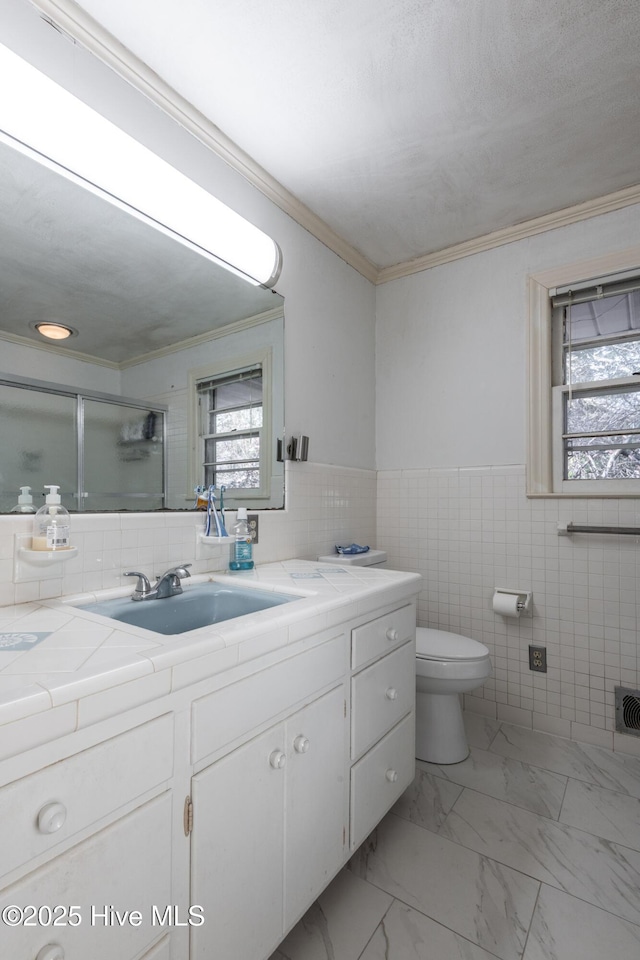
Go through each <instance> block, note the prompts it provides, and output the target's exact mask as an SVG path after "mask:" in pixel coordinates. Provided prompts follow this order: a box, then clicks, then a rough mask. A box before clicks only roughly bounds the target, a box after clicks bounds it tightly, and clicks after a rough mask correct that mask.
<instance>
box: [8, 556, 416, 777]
mask: <svg viewBox="0 0 640 960" xmlns="http://www.w3.org/2000/svg"><path fill="white" fill-rule="evenodd" d="M230 579H232V580H233V582H234V583H236V584H237V583H239V582H240V583H242V584H243V585H247V586H250V585H253V586H256V587H260V588H262V589H267V590H275V591H280V592H283V593H290V594H291V593H294V594H297V595H299V596H300V600H299V601H294V602H292V603H287V604H282V605H280V606H276V607H272V608H270V609H267V610H262V611H260V612H259V613H252V614H247V615H245V616H243V617H240V618H237V619H235V620H227V621H224V622H222V623H218V624H214V625H213V626H209V627H201V628H200V629H198V630H192V631H190V632H189V633H185V634H181V635H178V636H164V635H161V634H158V633H154V632H152V631H149V630H145V629H142V628H140V627H135V626H131V625H129V624H125V623H117V622H116V621H113V620H109V619H106V618H104V617H102V616H98V615H97V614H93V613H89V612H87V611H84V610H80V609H78V608H77V607H75V606H73V604H78V603H92V602H94V601H96V600H102V599H109V598H111V597H117V596H126V595H127V594H130V593H131V588H130V587H127V588H126V589H125V588H122V589H117V590H105V591H101V592H99V593H95V594H83V595H78V596H72V597H63V598H61V599H59V600H43V601H40V602H33V603H23V604H16V605H15V606H8V607H0V759H3V758H5V757H8V756H11V755H15V753H16V752H17V751H18V750H25V749H27V748H28V747H29V746H37V745H39V744H40V743H44V742H46V741H48V740H51V739H53V738H54V737H58V736H62V735H64V734H65V733H70V732H73V731H75V730H78V729H80V728H81V727H83V726H88V725H90V724H91V723H95V722H98V721H99V720H100V719H104V718H105V717H106V716H109V715H114V713H116V712H117V710H118V709H119V710H120V711H123V710H126V709H128V708H130V707H133V706H136V705H138V704H139V703H143V702H147V701H149V700H151V699H155V698H156V697H158V696H162V695H164V694H168V693H171V692H173V691H175V690H178V689H180V688H182V687H185V686H187V685H188V684H190V683H195V682H197V681H199V680H202V679H204V678H206V677H210V676H213V675H215V674H221V673H222V672H223V671H225V670H228V669H229V668H231V667H235V666H238V665H239V664H242V663H247V664H249V662H250V661H251V660H254V659H255V658H257V657H260V658H261V659H260V667H262V666H263V665H264V663H265V657H266V659H267V660H268V655H269V654H274V659H279V656H280V655H281V654H280V655H278V654H277V651H282V649H283V647H286V646H287V645H288V644H291V643H294V642H295V641H297V640H302V639H303V638H304V637H307V636H310V635H312V634H314V633H319V632H321V631H323V630H326V629H329V628H330V627H332V626H335V625H336V624H338V623H340V622H341V621H342V620H343V619H344V610H343V608H344V606H345V605H346V604H348V603H351V602H354V601H355V603H356V608H355V611H354V612H353V613H350V614H349V615H350V616H353V615H355V616H360V615H364V614H367V613H369V612H372V611H374V610H377V609H379V608H380V607H382V606H385V605H389V604H395V603H402V602H406V601H409V600H411V599H412V598H413V597H415V595H416V594H417V593H418V591H419V589H420V584H421V578H420V576H419V575H418V574H414V573H402V572H400V571H397V570H371V569H368V568H366V567H341V566H337V565H328V564H324V565H323V564H321V563H318V562H317V561H315V562H312V561H305V560H288V561H284V562H280V563H269V564H264V565H261V566H259V567H257V568H256V569H255V570H252V571H249V572H246V573H245V572H243V573H236V574H232V575H228V574H224V573H212V574H208V575H201V576H197V577H193V578H192V581H190V582H193V583H199V582H204V581H207V580H217V581H225V580H226V581H229V580H230ZM147 602H149V603H153V602H158V603H162V601H161V600H160V601H147ZM247 672H250V667H248V669H247ZM114 688H118V689H117V690H115V689H114ZM114 694H115V696H114ZM116 704H117V709H116ZM43 720H46V724H43V722H42V721H43ZM6 724H11V725H12V726H11V736H9V735H8V734H9V732H10V731H9V728H7V727H5V728H4V732H5V734H6V735H5V736H3V725H6ZM45 727H46V730H45ZM15 734H17V737H16V736H15Z"/></svg>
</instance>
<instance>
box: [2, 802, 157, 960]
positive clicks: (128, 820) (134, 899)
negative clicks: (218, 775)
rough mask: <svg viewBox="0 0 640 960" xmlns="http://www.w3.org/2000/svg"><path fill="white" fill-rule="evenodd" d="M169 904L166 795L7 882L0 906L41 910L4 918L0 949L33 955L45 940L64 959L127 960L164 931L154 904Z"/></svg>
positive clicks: (15, 956) (22, 957)
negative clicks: (17, 919)
mask: <svg viewBox="0 0 640 960" xmlns="http://www.w3.org/2000/svg"><path fill="white" fill-rule="evenodd" d="M172 903H173V898H172V891H171V795H170V794H169V793H164V794H162V795H161V796H159V797H156V799H155V800H151V801H149V803H146V804H144V805H143V806H141V807H139V808H138V809H137V810H134V811H133V813H130V814H128V816H126V817H123V818H122V819H121V820H118V821H117V822H116V823H113V824H112V825H111V826H109V827H107V828H106V829H104V830H101V831H100V832H99V833H97V834H95V835H94V836H93V837H90V838H89V839H88V840H85V841H83V842H82V843H79V844H78V845H77V846H75V847H72V848H71V849H70V850H67V852H66V853H64V854H62V855H61V856H59V857H57V858H56V859H54V860H51V861H50V862H49V863H48V864H46V866H44V867H41V868H40V869H39V870H36V871H34V872H33V873H31V874H29V875H28V876H27V877H25V878H24V879H23V880H20V881H18V882H17V883H14V884H13V885H12V886H10V887H6V888H5V889H4V890H3V891H2V893H1V894H0V908H2V907H6V906H8V905H12V904H15V905H16V906H18V907H20V908H22V909H24V908H33V907H43V910H42V911H41V912H39V913H38V915H37V916H34V915H33V912H32V910H31V909H28V910H27V911H26V913H25V914H24V915H23V916H24V917H25V923H24V924H22V925H20V926H17V927H10V926H8V925H6V924H3V926H2V929H1V930H0V944H1V948H0V955H1V956H2V958H3V960H4V958H7V960H8V958H11V960H34V957H36V956H39V955H40V951H41V950H42V951H44V948H45V947H47V946H49V947H50V951H49V952H50V954H51V955H52V956H60V957H64V958H65V960H88V958H91V960H113V958H114V957H118V960H130V958H134V957H139V956H140V955H141V954H142V953H144V951H145V949H146V948H147V947H149V946H150V945H151V944H152V943H153V942H154V940H159V939H160V937H161V936H162V934H163V933H165V934H166V932H167V931H166V929H165V930H163V929H162V927H161V926H159V924H158V923H157V922H156V921H155V918H154V911H153V908H154V907H156V908H160V910H162V909H163V908H164V906H165V905H167V904H172ZM71 907H73V908H74V909H73V910H69V909H68V908H71ZM47 908H51V913H50V912H49V910H48V909H47ZM56 908H58V909H56ZM133 911H137V913H136V914H134V913H133ZM14 913H15V911H14ZM47 955H49V954H47ZM152 956H153V954H152ZM160 956H162V954H160Z"/></svg>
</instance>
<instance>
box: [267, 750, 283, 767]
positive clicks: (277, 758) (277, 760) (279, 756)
mask: <svg viewBox="0 0 640 960" xmlns="http://www.w3.org/2000/svg"><path fill="white" fill-rule="evenodd" d="M286 762H287V758H286V756H285V754H284V753H283V752H282V750H274V751H273V753H272V754H271V755H270V756H269V763H270V764H271V766H272V767H273V769H274V770H282V768H283V767H284V765H285V763H286Z"/></svg>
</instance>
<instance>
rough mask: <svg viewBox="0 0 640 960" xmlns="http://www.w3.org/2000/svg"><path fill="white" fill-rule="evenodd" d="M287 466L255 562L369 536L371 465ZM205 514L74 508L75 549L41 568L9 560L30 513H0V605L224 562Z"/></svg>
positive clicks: (305, 554) (313, 552)
mask: <svg viewBox="0 0 640 960" xmlns="http://www.w3.org/2000/svg"><path fill="white" fill-rule="evenodd" d="M286 468H287V478H286V490H287V493H286V498H287V503H286V509H285V510H267V511H264V512H262V513H261V515H260V543H259V544H258V546H256V547H255V548H254V559H255V560H256V562H258V563H268V562H270V561H272V560H286V559H290V558H292V557H299V558H301V559H310V560H311V559H315V557H316V556H320V555H322V554H326V553H329V552H333V550H334V549H335V544H336V543H344V542H347V543H352V542H354V541H355V542H358V543H365V544H373V543H374V541H375V503H376V474H375V471H373V470H360V469H351V468H347V467H335V466H327V465H324V464H317V463H309V462H307V463H295V464H291V463H287V464H286ZM233 516H234V515H233V514H230V517H231V519H233ZM203 521H204V515H203V514H202V513H200V514H195V513H193V512H184V513H151V514H140V513H139V514H135V513H122V514H87V515H83V516H79V515H77V514H76V515H72V518H71V529H72V537H71V539H72V544H73V545H74V546H77V547H78V556H77V557H74V558H72V559H70V560H67V561H65V562H61V563H56V564H55V565H52V566H47V567H46V568H45V567H35V566H33V565H31V564H25V563H23V562H22V561H21V562H20V563H19V564H18V565H16V562H15V557H14V554H15V538H16V536H20V535H25V534H28V533H30V530H31V522H32V521H31V518H30V517H28V516H27V517H20V516H2V517H0V607H2V606H6V605H9V604H13V603H22V602H25V601H29V600H38V599H45V598H49V597H57V596H62V595H65V594H72V593H74V594H75V593H81V592H84V591H94V590H101V589H104V588H109V587H118V586H122V585H128V584H131V587H132V588H133V586H134V585H135V581H133V580H129V579H126V578H124V577H123V576H122V573H123V571H125V570H141V571H143V572H144V573H147V574H148V575H151V574H159V573H161V572H162V571H163V570H165V569H167V568H168V567H169V566H171V565H172V564H174V563H178V562H188V563H192V564H193V567H192V571H191V572H192V573H205V572H208V571H213V570H224V569H226V567H227V563H228V548H226V547H224V548H223V547H218V546H209V545H203V544H201V543H199V541H198V540H197V536H196V535H197V533H199V532H200V531H201V530H202V528H203ZM0 619H1V615H0Z"/></svg>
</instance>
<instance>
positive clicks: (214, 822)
mask: <svg viewBox="0 0 640 960" xmlns="http://www.w3.org/2000/svg"><path fill="white" fill-rule="evenodd" d="M284 735H285V728H284V724H278V725H277V726H275V727H272V728H270V729H269V730H267V731H266V733H263V734H261V735H260V736H259V737H256V738H255V739H254V740H251V741H249V743H246V744H245V745H244V746H242V747H239V748H238V749H237V750H234V751H233V752H232V753H230V754H229V755H228V756H226V757H224V758H223V759H222V760H219V761H218V762H217V763H214V764H212V765H211V766H210V767H207V769H206V770H203V771H202V773H199V774H197V775H196V776H195V777H194V778H193V780H192V799H193V832H192V834H191V903H192V904H198V905H200V906H201V907H202V908H203V913H204V918H205V922H204V924H203V925H202V926H199V927H191V930H190V935H191V960H212V958H215V960H263V958H264V957H265V956H268V955H269V953H270V951H271V950H272V949H273V948H274V947H275V946H276V945H277V944H278V942H279V941H280V940H281V939H282V933H283V922H282V897H283V858H282V850H283V845H284V781H285V771H286V766H285V763H286V755H285V739H284ZM279 763H282V765H281V766H279Z"/></svg>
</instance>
